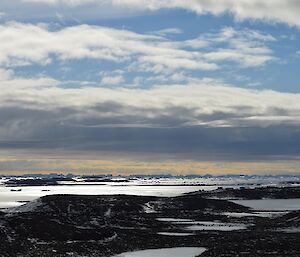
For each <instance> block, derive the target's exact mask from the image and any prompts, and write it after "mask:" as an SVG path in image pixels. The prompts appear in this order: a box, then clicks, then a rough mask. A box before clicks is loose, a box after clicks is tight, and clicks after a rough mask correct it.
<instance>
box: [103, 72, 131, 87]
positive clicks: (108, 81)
mask: <svg viewBox="0 0 300 257" xmlns="http://www.w3.org/2000/svg"><path fill="white" fill-rule="evenodd" d="M124 81H125V80H124V77H123V76H122V75H116V76H104V77H103V78H102V79H101V84H102V85H108V86H109V85H120V84H121V83H123V82H124Z"/></svg>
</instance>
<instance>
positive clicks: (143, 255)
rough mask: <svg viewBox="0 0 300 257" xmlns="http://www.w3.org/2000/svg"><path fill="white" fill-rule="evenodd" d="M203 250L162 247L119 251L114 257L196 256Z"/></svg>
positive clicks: (199, 248) (201, 248)
mask: <svg viewBox="0 0 300 257" xmlns="http://www.w3.org/2000/svg"><path fill="white" fill-rule="evenodd" d="M205 250H206V249H205V248H203V247H177V248H162V249H151V250H143V251H136V252H127V253H121V254H119V255H116V256H114V257H183V256H184V257H196V256H198V255H200V254H202V253H204V252H205Z"/></svg>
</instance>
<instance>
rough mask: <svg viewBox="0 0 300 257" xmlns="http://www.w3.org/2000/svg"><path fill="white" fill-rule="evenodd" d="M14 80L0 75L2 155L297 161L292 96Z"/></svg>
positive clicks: (214, 85) (206, 87)
mask: <svg viewBox="0 0 300 257" xmlns="http://www.w3.org/2000/svg"><path fill="white" fill-rule="evenodd" d="M20 80H26V79H24V78H23V79H22V78H20V77H15V75H13V74H12V75H10V74H9V72H7V71H6V72H5V71H3V72H2V81H3V83H1V92H0V148H1V149H28V150H30V149H31V150H38V149H65V150H69V151H73V150H76V151H86V152H87V153H88V152H93V151H96V152H97V151H104V152H112V153H119V152H121V153H122V152H123V153H124V152H125V153H131V152H132V153H134V152H140V153H141V154H142V153H144V154H147V153H148V154H150V153H157V154H159V153H163V154H170V155H179V156H181V157H180V158H192V159H207V158H210V157H209V156H211V154H212V155H213V156H215V158H216V159H217V158H220V159H222V158H223V159H226V158H229V159H230V158H236V159H239V158H244V159H245V158H246V159H247V158H248V159H251V158H254V159H255V158H272V157H274V158H275V156H276V158H277V157H278V158H283V157H282V156H284V157H285V158H292V157H293V156H294V157H296V156H298V155H299V154H300V149H299V145H300V144H299V143H300V131H299V125H300V119H299V117H300V104H299V103H300V95H299V94H296V93H280V92H275V91H270V90H249V89H242V88H236V87H231V86H229V85H226V84H223V83H222V82H220V81H215V80H212V79H203V80H197V81H196V80H195V81H193V82H190V83H189V84H186V85H184V84H178V85H176V84H175V85H165V86H164V85H157V86H155V85H154V86H153V87H151V88H147V89H139V88H122V87H117V86H114V87H113V88H103V87H95V86H94V87H91V86H90V87H87V86H83V87H77V88H65V87H60V85H59V84H58V85H57V84H56V85H54V86H49V85H48V84H46V85H44V86H41V87H37V86H35V87H20V86H13V84H14V83H16V85H18V83H19V81H20ZM31 80H34V78H31ZM36 80H37V81H36V84H37V83H38V82H39V78H37V79H36ZM6 81H9V82H10V83H11V84H10V85H11V86H10V87H9V88H8V87H6V86H5V85H7V84H6ZM56 83H57V82H56ZM3 85H4V86H3ZM150 155H151V154H150ZM280 156H281V157H280Z"/></svg>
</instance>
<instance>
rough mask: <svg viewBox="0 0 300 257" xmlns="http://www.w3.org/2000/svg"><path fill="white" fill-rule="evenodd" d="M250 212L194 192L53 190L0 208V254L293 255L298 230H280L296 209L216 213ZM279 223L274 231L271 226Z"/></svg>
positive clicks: (294, 221) (299, 216)
mask: <svg viewBox="0 0 300 257" xmlns="http://www.w3.org/2000/svg"><path fill="white" fill-rule="evenodd" d="M230 211H231V212H251V211H250V210H248V208H247V207H243V206H240V205H237V204H234V203H232V202H228V201H225V200H214V199H205V198H203V196H202V195H201V192H200V193H199V192H198V193H194V194H189V195H184V196H179V197H172V198H159V197H143V196H125V195H119V196H74V195H53V196H46V197H43V198H41V199H38V200H36V201H34V202H33V203H32V202H31V203H28V204H27V205H25V206H21V207H18V208H16V209H15V210H14V212H10V213H4V212H1V213H0V240H1V244H0V256H7V257H12V256H19V257H21V256H24V257H29V256H32V257H33V256H35V257H36V256H41V257H43V256H45V257H50V256H51V257H59V256H61V257H62V256H64V257H65V256H86V257H93V256H97V257H101V256H106V257H109V256H113V255H115V254H119V253H122V252H127V251H132V250H142V249H149V248H165V247H181V246H193V247H206V248H207V249H208V250H207V251H206V252H205V253H204V254H202V255H201V256H204V257H208V256H214V257H219V256H249V257H250V256H251V257H255V256H274V257H275V256H276V257H281V256H289V257H299V256H300V236H299V232H297V233H284V232H281V231H279V229H282V228H286V227H291V226H292V227H298V228H299V227H300V212H291V213H289V214H287V215H285V216H282V217H278V218H273V219H271V218H263V217H256V216H247V217H241V218H236V217H235V218H234V217H228V216H226V215H223V214H222V213H223V212H230ZM157 218H181V219H183V218H185V219H187V218H188V219H193V220H196V221H222V222H228V223H229V222H230V223H244V224H248V225H249V226H248V228H247V230H237V231H224V232H223V231H195V232H194V235H192V236H166V235H159V234H157V233H158V232H162V231H163V232H187V231H185V230H184V226H182V225H180V224H176V223H171V222H165V221H158V220H157ZM277 228H278V230H277ZM183 257H184V256H183Z"/></svg>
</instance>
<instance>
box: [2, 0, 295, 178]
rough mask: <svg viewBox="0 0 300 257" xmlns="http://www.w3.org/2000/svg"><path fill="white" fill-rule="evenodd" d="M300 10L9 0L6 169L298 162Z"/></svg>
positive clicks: (155, 168) (5, 15) (215, 3)
mask: <svg viewBox="0 0 300 257" xmlns="http://www.w3.org/2000/svg"><path fill="white" fill-rule="evenodd" d="M299 13H300V2H299V1H298V0H239V1H236V0H210V1H208V0H145V1H144V0H1V2H0V174H1V173H3V174H14V173H18V174H19V173H30V172H75V173H95V174H96V173H97V172H99V173H113V174H132V173H139V174H145V173H174V174H189V173H194V174H206V173H212V174H224V173H247V174H248V173H249V174H250V173H257V174H291V173H293V174H294V173H297V174H299V173H300V168H299V167H300V126H299V125H300V91H299V86H300V85H299V81H300V72H299V71H300V70H299V67H300V17H299Z"/></svg>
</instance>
